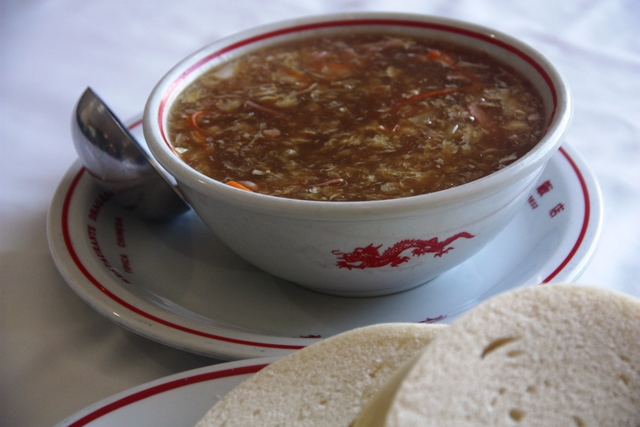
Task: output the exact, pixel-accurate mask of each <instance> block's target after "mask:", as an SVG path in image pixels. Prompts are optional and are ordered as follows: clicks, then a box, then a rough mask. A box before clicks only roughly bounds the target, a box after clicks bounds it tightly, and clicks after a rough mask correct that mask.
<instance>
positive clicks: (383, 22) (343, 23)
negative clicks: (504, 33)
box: [157, 19, 558, 151]
mask: <svg viewBox="0 0 640 427" xmlns="http://www.w3.org/2000/svg"><path fill="white" fill-rule="evenodd" d="M347 26H396V27H397V26H401V27H412V28H424V29H430V30H438V31H444V32H450V33H454V34H459V35H463V36H466V37H470V38H475V39H478V40H482V41H483V42H486V43H489V44H493V45H495V46H498V47H500V48H502V49H504V50H505V51H507V52H510V53H512V54H514V55H516V56H518V57H520V58H521V59H522V60H524V61H525V62H526V63H528V64H529V65H531V66H532V67H533V68H534V69H535V70H536V71H537V72H538V74H539V75H540V76H541V77H542V78H543V80H544V81H545V83H546V84H547V86H548V87H549V92H550V93H551V98H552V109H551V114H550V116H549V123H551V122H553V119H554V117H555V116H556V111H557V105H558V93H557V91H556V87H555V85H554V84H553V80H552V79H551V76H549V74H548V73H547V71H546V70H545V69H544V67H543V66H542V65H540V64H539V63H538V62H537V61H536V60H535V59H533V58H532V57H531V56H530V55H528V54H526V53H525V52H523V51H521V50H520V49H518V48H516V47H515V46H513V45H511V44H509V43H507V42H505V41H502V40H500V39H497V38H495V36H493V35H490V34H484V33H480V32H477V31H474V30H470V29H465V28H460V27H456V26H453V25H448V24H439V23H433V22H422V21H412V20H408V19H345V20H337V21H322V22H313V23H309V24H302V25H296V26H292V27H287V28H282V29H278V30H274V31H269V32H266V33H264V34H258V35H256V36H253V37H248V38H246V39H243V40H240V41H238V42H235V43H232V44H230V45H228V46H225V47H222V48H221V49H219V50H217V51H215V52H213V53H211V54H209V55H207V56H205V57H204V58H202V59H200V60H198V61H197V62H195V63H194V64H192V65H191V66H190V67H188V68H187V69H186V70H185V71H184V72H183V73H182V74H180V75H179V76H178V77H177V78H176V79H175V80H174V81H173V82H171V84H170V85H169V86H168V88H167V89H166V90H165V91H164V93H163V94H162V98H161V100H160V105H159V108H158V115H157V120H158V128H159V129H160V135H161V136H162V139H163V141H164V143H165V144H166V145H167V147H168V148H169V149H170V150H172V151H173V147H172V145H171V144H170V142H169V139H168V137H167V135H166V129H165V128H164V121H163V117H164V113H165V111H166V108H167V103H168V101H169V98H170V97H171V95H172V94H173V92H174V91H175V90H176V88H178V87H179V86H180V85H181V83H182V82H183V81H184V80H186V79H187V78H188V77H189V76H190V75H191V73H193V72H194V71H195V70H197V69H198V68H200V67H202V66H203V65H205V64H207V63H208V62H209V61H211V60H213V59H215V58H217V57H219V56H221V55H223V54H225V53H228V52H231V51H233V50H235V49H238V48H240V47H244V46H248V45H250V44H252V43H256V42H259V41H263V40H267V39H270V38H273V37H278V36H282V35H286V34H291V33H296V32H303V31H310V30H319V29H324V28H332V27H347Z"/></svg>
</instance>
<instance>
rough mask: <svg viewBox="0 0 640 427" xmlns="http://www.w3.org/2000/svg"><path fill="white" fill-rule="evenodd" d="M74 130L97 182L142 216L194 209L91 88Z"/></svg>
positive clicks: (158, 216)
mask: <svg viewBox="0 0 640 427" xmlns="http://www.w3.org/2000/svg"><path fill="white" fill-rule="evenodd" d="M71 132H72V139H73V143H74V145H75V148H76V151H77V153H78V156H79V157H80V160H81V161H82V163H83V164H84V166H85V168H86V169H87V171H88V172H89V174H90V175H91V176H92V177H93V178H94V180H95V181H96V183H97V184H98V185H99V186H100V187H101V188H103V189H105V190H107V191H109V192H112V193H114V197H115V199H116V200H117V201H118V202H120V203H121V204H122V205H123V206H124V207H126V208H127V209H129V210H131V211H132V212H134V213H135V214H136V215H138V216H139V217H141V218H144V219H169V218H173V217H175V216H177V215H180V214H182V213H184V212H186V211H187V210H188V209H189V206H188V205H187V203H186V202H185V200H184V197H183V196H182V194H181V192H180V190H179V189H178V187H177V186H176V185H175V184H174V183H172V182H171V180H170V178H169V177H168V176H167V174H166V172H165V171H164V170H163V169H162V168H161V167H160V165H158V164H157V163H156V161H155V160H154V159H153V158H152V157H151V156H149V155H148V154H147V152H146V151H145V150H144V149H143V148H142V147H141V146H140V145H139V144H138V142H137V141H136V140H135V138H134V137H133V136H132V135H131V134H130V133H129V131H128V130H127V128H126V127H125V126H123V125H122V123H121V122H120V120H118V118H117V117H116V116H115V115H114V114H113V113H112V112H111V110H109V108H108V107H107V105H106V104H105V103H104V102H102V100H101V99H100V98H99V97H98V96H97V95H96V94H95V93H94V92H93V91H92V90H91V88H87V89H86V90H85V92H84V93H83V94H82V96H81V97H80V99H79V100H78V103H77V105H76V108H75V111H74V114H73V117H72V120H71Z"/></svg>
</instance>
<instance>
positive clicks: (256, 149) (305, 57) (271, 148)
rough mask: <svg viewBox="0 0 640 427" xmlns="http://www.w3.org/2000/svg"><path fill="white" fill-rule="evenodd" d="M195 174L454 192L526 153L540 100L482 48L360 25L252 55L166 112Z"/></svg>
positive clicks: (199, 84) (382, 194)
mask: <svg viewBox="0 0 640 427" xmlns="http://www.w3.org/2000/svg"><path fill="white" fill-rule="evenodd" d="M168 130H169V137H170V139H171V141H172V145H173V147H174V149H175V151H176V152H177V153H178V154H179V155H180V157H181V158H182V159H183V160H184V161H185V162H186V163H187V164H189V165H190V166H191V167H193V168H194V169H196V170H198V171H199V172H201V173H203V174H205V175H207V176H209V177H211V178H213V179H216V180H218V181H221V182H224V183H229V184H230V185H233V186H236V187H238V188H242V189H245V190H248V191H255V192H259V193H262V194H267V195H273V196H280V197H288V198H294V199H303V200H319V201H368V200H382V199H393V198H400V197H409V196H415V195H420V194H427V193H431V192H436V191H440V190H445V189H447V188H451V187H454V186H458V185H462V184H465V183H468V182H471V181H474V180H477V179H479V178H482V177H484V176H487V175H489V174H491V173H493V172H495V171H497V170H499V169H501V168H504V167H505V166H507V165H509V164H511V163H512V162H513V161H515V160H516V159H518V158H520V157H521V156H523V155H524V154H526V153H527V152H528V151H529V150H530V149H531V148H532V147H533V146H534V145H535V144H536V143H537V142H538V141H539V140H540V138H541V136H542V134H543V133H544V118H543V107H542V100H541V98H540V96H539V94H538V93H537V92H536V91H535V90H534V89H533V87H532V85H531V84H530V83H529V82H528V81H527V80H526V79H525V78H524V77H523V76H521V75H520V74H519V73H517V72H516V71H515V70H514V69H513V68H511V67H510V66H508V65H507V64H503V63H500V62H498V61H497V60H495V59H493V58H491V57H490V56H488V55H487V54H485V53H482V52H479V51H473V50H468V49H465V48H462V47H460V46H456V45H451V44H446V43H442V42H435V41H432V40H428V39H421V38H415V37H408V36H396V35H382V34H353V35H348V36H345V35H342V36H338V37H335V36H334V37H318V38H312V39H304V40H299V41H294V42H288V43H285V44H282V45H277V46H273V47H269V48H266V49H262V50H259V51H256V52H252V53H249V54H247V55H245V56H241V57H239V58H236V59H234V60H232V61H230V62H225V63H224V64H222V65H220V66H218V67H217V68H214V69H212V70H210V71H208V72H207V73H206V74H204V75H202V76H200V77H199V78H198V79H197V80H196V81H195V82H193V83H192V84H191V85H189V86H188V87H187V88H186V89H185V90H184V91H183V92H182V93H180V94H179V96H178V99H177V100H176V102H175V103H174V104H173V107H172V109H171V111H170V113H169V118H168Z"/></svg>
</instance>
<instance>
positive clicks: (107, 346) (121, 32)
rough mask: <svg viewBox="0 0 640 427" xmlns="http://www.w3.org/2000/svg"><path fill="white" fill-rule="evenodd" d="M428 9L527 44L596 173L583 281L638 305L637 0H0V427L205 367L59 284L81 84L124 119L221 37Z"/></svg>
mask: <svg viewBox="0 0 640 427" xmlns="http://www.w3.org/2000/svg"><path fill="white" fill-rule="evenodd" d="M356 10H357V11H361V10H386V11H403V12H416V13H424V14H436V15H442V16H447V17H452V18H458V19H463V20H468V21H472V22H475V23H479V24H483V25H487V26H492V27H495V28H496V29H498V30H501V31H504V32H507V33H510V34H512V35H514V36H516V37H518V38H520V39H522V40H524V41H525V42H527V43H529V44H531V45H533V46H534V47H535V48H537V49H538V50H540V51H541V52H542V53H543V54H545V55H546V56H548V58H550V59H551V61H552V62H554V63H555V64H556V65H557V66H558V68H559V69H560V70H561V71H562V72H563V73H564V74H565V76H566V77H567V79H568V81H569V83H570V86H571V88H572V91H573V94H574V97H575V118H574V121H573V125H572V130H571V132H570V134H569V137H568V140H569V142H570V143H571V144H572V146H573V147H575V148H576V149H577V150H578V151H579V152H580V153H581V154H582V155H583V157H584V158H585V160H586V162H587V163H588V164H589V165H590V167H591V168H592V170H593V171H594V172H595V175H596V177H597V179H598V180H599V183H600V185H601V190H602V194H603V199H604V212H605V216H604V225H603V232H602V237H601V240H600V245H599V249H598V252H597V254H596V256H595V257H594V259H593V262H592V263H591V265H590V266H589V268H588V269H587V270H586V272H585V273H584V275H583V276H582V277H581V279H580V282H582V283H585V284H589V285H594V286H603V287H608V288H612V289H616V290H619V291H622V292H626V293H629V294H633V295H635V296H638V297H640V281H639V277H640V259H639V258H640V257H639V255H640V221H639V218H640V217H639V214H640V172H639V171H640V166H639V165H640V142H639V141H638V138H639V136H640V101H639V100H640V84H639V83H638V78H639V76H640V41H639V40H640V39H639V37H638V36H639V34H640V33H639V30H640V3H638V2H636V0H602V1H597V0H592V1H589V0H574V1H558V0H549V1H531V0H518V1H508V2H507V1H498V0H495V1H489V0H485V1H481V0H467V1H462V0H428V1H418V0H392V1H391V0H387V1H385V0H378V1H376V0H369V1H367V0H351V1H336V0H324V1H323V0H310V1H298V0H268V1H265V0H234V1H221V0H220V1H216V0H181V1H174V2H158V1H151V0H147V1H142V0H137V1H125V0H110V1H101V2H99V1H86V0H64V1H58V0H49V1H45V0H41V1H22V0H12V1H3V2H2V3H1V4H0V20H1V22H0V55H1V56H0V73H1V75H0V76H1V79H0V81H1V89H0V147H1V148H2V149H1V150H0V153H1V154H0V393H1V395H0V425H2V426H48V425H53V424H55V423H57V422H58V421H60V420H62V419H63V418H65V417H67V416H69V415H71V414H73V413H74V412H76V411H78V410H80V409H81V408H83V407H85V406H86V405H89V404H91V403H93V402H96V401H98V400H100V399H102V398H105V397H107V396H110V395H112V394H114V393H116V392H119V391H122V390H126V389H128V388H130V387H132V386H135V385H138V384H141V383H143V382H146V381H149V380H152V379H156V378H160V377H163V376H166V375H168V374H171V373H176V372H181V371H184V370H187V369H190V368H195V367H199V366H205V365H208V364H211V363H213V362H215V361H213V360H211V359H207V358H205V357H201V356H196V355H193V354H190V353H186V352H182V351H179V350H175V349H172V348H169V347H165V346H163V345H161V344H157V343H155V342H152V341H150V340H147V339H145V338H142V337H139V336H138V335H136V334H133V333H131V332H128V331H125V330H124V329H122V328H120V327H119V326H116V325H115V324H113V323H112V322H110V321H109V320H107V319H106V318H104V317H102V316H101V315H99V314H97V313H96V312H95V311H93V310H92V309H91V308H89V307H88V306H87V305H86V304H85V303H84V302H82V301H81V300H80V299H79V298H78V297H77V296H76V295H75V294H74V293H73V292H72V291H71V290H70V289H69V287H68V286H67V284H66V283H65V282H64V280H63V279H62V277H61V276H60V274H59V273H58V272H57V270H56V267H55V265H54V263H53V261H52V258H51V256H50V253H49V249H48V246H47V239H46V232H45V223H46V215H47V210H48V208H49V203H50V202H51V198H52V196H53V194H54V190H55V188H56V186H57V185H58V182H59V181H60V179H61V178H62V176H63V175H64V173H65V171H66V170H67V168H68V167H69V166H70V165H71V163H72V162H73V161H74V160H75V159H76V153H75V151H74V148H73V146H72V144H71V141H70V138H69V135H70V132H69V123H70V115H71V111H72V108H73V106H74V104H75V102H76V100H77V98H78V96H79V95H80V94H81V92H82V91H83V90H84V89H85V88H86V87H87V86H88V85H90V86H91V87H93V89H94V90H96V91H97V92H98V93H99V94H100V95H101V96H102V98H103V99H105V100H106V101H107V103H108V104H109V105H110V106H111V108H112V109H113V110H114V111H116V112H117V113H118V115H119V116H121V117H122V118H125V119H126V118H130V117H132V116H135V115H137V114H138V113H140V112H141V110H142V108H143V105H144V102H145V99H146V97H147V94H148V93H149V92H150V90H151V88H152V87H153V85H154V84H155V82H156V81H157V80H158V79H159V78H160V77H161V75H162V74H163V73H164V72H165V71H166V70H167V69H168V68H169V67H170V66H171V65H172V64H174V63H175V62H177V61H178V60H179V59H181V58H182V57H183V56H185V55H186V54H188V53H190V52H191V51H193V50H195V49H196V48H198V47H200V46H201V45H204V44H206V43H207V42H210V41H213V40H215V39H217V38H220V37H222V36H225V35H228V34H231V33H234V32H237V31H239V30H242V29H245V28H248V27H251V26H255V25H257V24H263V23H268V22H273V21H277V20H282V19H287V18H294V17H299V16H305V15H309V14H320V13H330V12H339V11H356Z"/></svg>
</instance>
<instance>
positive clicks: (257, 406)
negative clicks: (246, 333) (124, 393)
mask: <svg viewBox="0 0 640 427" xmlns="http://www.w3.org/2000/svg"><path fill="white" fill-rule="evenodd" d="M443 328H446V326H442V325H424V324H409V323H388V324H380V325H374V326H367V327H362V328H358V329H354V330H351V331H348V332H344V333H342V334H339V335H336V336H333V337H331V338H327V339H326V340H323V341H319V342H317V343H315V344H313V345H310V346H308V347H306V348H303V349H301V350H298V351H296V352H294V353H291V354H289V355H287V356H285V357H284V358H282V359H279V360H278V361H276V362H274V363H272V364H271V365H269V366H267V367H265V368H264V369H262V370H261V371H259V372H258V373H257V374H255V375H254V376H252V377H250V378H249V379H248V380H246V381H244V382H242V383H241V384H239V385H238V386H237V387H235V388H234V389H233V390H232V391H231V392H229V393H228V394H227V395H226V396H225V397H224V398H223V399H222V400H220V401H219V402H218V403H216V404H215V405H214V406H213V407H212V408H211V409H210V410H209V412H208V413H207V414H206V415H205V416H204V418H203V419H202V420H201V421H200V422H199V423H198V424H197V427H214V426H227V427H232V426H243V427H246V426H331V427H340V426H344V427H347V426H349V424H351V423H352V422H353V420H354V419H355V418H356V417H357V415H358V414H359V413H360V411H361V409H362V406H363V405H364V403H365V402H366V401H367V400H369V399H370V398H371V397H372V396H373V395H374V394H375V392H377V391H378V389H379V388H380V387H381V386H382V385H383V384H384V383H385V382H386V381H387V380H388V379H389V377H390V376H391V375H392V374H393V373H394V372H395V371H396V370H397V369H398V368H399V367H400V366H401V365H403V364H404V363H405V362H406V361H408V360H409V359H410V358H411V357H413V356H414V355H415V354H417V353H418V352H420V351H421V350H422V349H423V348H424V347H425V346H426V345H427V344H428V343H429V342H431V340H432V339H433V337H434V336H436V334H437V333H439V332H440V331H441V330H442V329H443Z"/></svg>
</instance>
